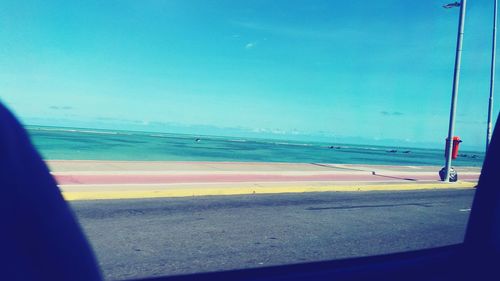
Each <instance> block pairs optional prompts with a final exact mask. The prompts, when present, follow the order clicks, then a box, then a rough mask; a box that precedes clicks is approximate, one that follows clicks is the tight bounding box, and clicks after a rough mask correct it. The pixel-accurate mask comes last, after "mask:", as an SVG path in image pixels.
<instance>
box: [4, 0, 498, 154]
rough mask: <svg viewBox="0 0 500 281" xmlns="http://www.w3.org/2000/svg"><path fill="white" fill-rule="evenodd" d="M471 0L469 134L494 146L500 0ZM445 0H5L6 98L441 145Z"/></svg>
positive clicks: (244, 127) (61, 116)
mask: <svg viewBox="0 0 500 281" xmlns="http://www.w3.org/2000/svg"><path fill="white" fill-rule="evenodd" d="M469 2H470V3H468V10H467V18H466V26H465V39H464V53H463V61H462V76H461V84H460V93H459V98H458V110H457V114H458V115H457V123H456V135H459V136H461V137H462V139H464V143H463V146H464V147H465V148H469V149H483V146H484V142H485V140H484V139H485V128H486V113H487V111H486V109H487V102H488V91H489V64H490V52H491V21H492V1H469ZM490 2H491V3H490ZM446 3H447V2H446V1H403V0H398V1H396V0H385V1H378V2H371V3H369V2H368V1H361V0H356V1H290V0H287V1H272V2H271V1H265V0H262V1H188V0H182V1H159V0H155V1H147V0H146V1H124V0H120V1H53V0H47V1H2V2H1V3H0V26H1V27H2V28H0V42H2V44H1V46H0V99H1V100H2V101H3V102H4V103H5V104H7V105H8V106H9V107H10V108H11V109H12V110H13V111H14V112H15V113H16V114H17V116H18V117H20V119H21V120H22V121H23V122H24V123H25V124H32V125H56V126H76V127H93V128H108V129H130V130H145V131H166V132H181V133H193V134H214V135H237V136H242V137H245V136H253V137H259V136H260V137H273V138H284V139H298V140H315V139H317V140H321V141H329V140H331V141H334V142H358V143H359V142H361V143H374V144H387V145H407V146H432V147H441V146H442V145H443V143H444V138H445V137H446V135H447V126H448V118H449V107H450V99H451V86H452V78H453V63H454V56H455V53H454V50H455V44H456V31H457V21H458V12H459V9H457V8H455V9H443V8H442V7H441V6H442V5H443V4H446ZM499 87H500V85H499ZM497 100H498V99H497ZM499 107H500V104H499V103H495V116H496V115H498V109H499ZM495 119H496V118H495Z"/></svg>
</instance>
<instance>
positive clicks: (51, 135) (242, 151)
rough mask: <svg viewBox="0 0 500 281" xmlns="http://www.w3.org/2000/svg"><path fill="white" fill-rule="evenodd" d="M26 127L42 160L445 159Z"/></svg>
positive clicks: (464, 161) (326, 146)
mask: <svg viewBox="0 0 500 281" xmlns="http://www.w3.org/2000/svg"><path fill="white" fill-rule="evenodd" d="M27 130H28V132H29V134H30V136H31V139H32V141H33V143H34V144H35V146H36V148H37V149H38V150H39V151H40V153H41V154H42V156H43V158H44V159H46V160H127V161H224V162H228V161H229V162H231V161H235V162H236V161H237V162H289V163H335V164H380V165H415V166H419V165H436V166H443V165H444V156H443V150H438V149H423V148H411V147H392V146H391V147H389V146H387V147H384V146H374V145H358V144H356V145H354V144H339V143H321V142H297V141H283V140H272V139H247V138H236V137H217V136H200V135H184V134H169V133H148V132H132V131H113V130H100V129H80V128H59V127H42V126H27ZM483 160H484V153H480V152H471V151H460V156H459V158H458V159H457V160H454V161H453V165H454V166H476V167H478V166H479V167H480V166H481V165H482V163H483Z"/></svg>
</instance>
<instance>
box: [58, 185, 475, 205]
mask: <svg viewBox="0 0 500 281" xmlns="http://www.w3.org/2000/svg"><path fill="white" fill-rule="evenodd" d="M474 186H476V183H474V182H456V183H440V182H434V183H413V184H354V185H321V186H314V185H305V184H304V185H282V186H280V185H276V186H255V185H247V186H234V187H228V186H219V187H217V186H210V187H208V188H207V187H203V186H194V187H182V186H175V187H160V186H151V187H141V188H137V189H133V188H120V187H114V188H103V189H102V190H96V189H91V190H88V191H86V190H85V189H84V188H79V189H78V190H75V191H71V190H70V189H65V188H63V192H62V194H63V196H64V198H65V199H66V200H68V201H72V200H102V199H141V198H167V197H189V196H210V195H244V194H278V193H304V192H325V191H399V190H421V189H450V188H451V189H463V188H472V187H474Z"/></svg>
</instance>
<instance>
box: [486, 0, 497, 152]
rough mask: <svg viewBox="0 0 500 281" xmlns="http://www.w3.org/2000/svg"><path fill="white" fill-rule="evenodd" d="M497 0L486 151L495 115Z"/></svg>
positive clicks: (495, 4) (494, 12)
mask: <svg viewBox="0 0 500 281" xmlns="http://www.w3.org/2000/svg"><path fill="white" fill-rule="evenodd" d="M497 2H498V0H494V4H493V9H494V10H493V43H492V47H491V75H490V99H489V103H488V125H487V127H486V151H487V150H488V146H490V141H491V117H492V115H493V94H494V92H495V60H496V54H497V51H496V49H497Z"/></svg>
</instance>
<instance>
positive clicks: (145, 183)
mask: <svg viewBox="0 0 500 281" xmlns="http://www.w3.org/2000/svg"><path fill="white" fill-rule="evenodd" d="M47 164H48V166H49V168H50V170H51V173H52V175H53V176H54V178H55V179H56V181H57V182H58V184H59V187H60V188H61V190H62V192H63V194H64V196H65V198H66V199H67V200H93V199H120V198H123V199H125V198H156V197H182V196H205V195H237V194H269V193H294V192H321V191H376V190H380V191H382V190H414V189H436V188H472V187H474V186H475V185H476V183H477V180H478V178H479V174H480V168H477V167H459V168H457V170H458V173H459V181H458V182H456V183H443V182H440V181H439V176H438V173H437V171H438V170H439V169H440V167H435V166H388V165H352V164H350V165H347V164H318V163H312V164H309V163H265V162H174V161H87V160H53V161H47Z"/></svg>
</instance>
